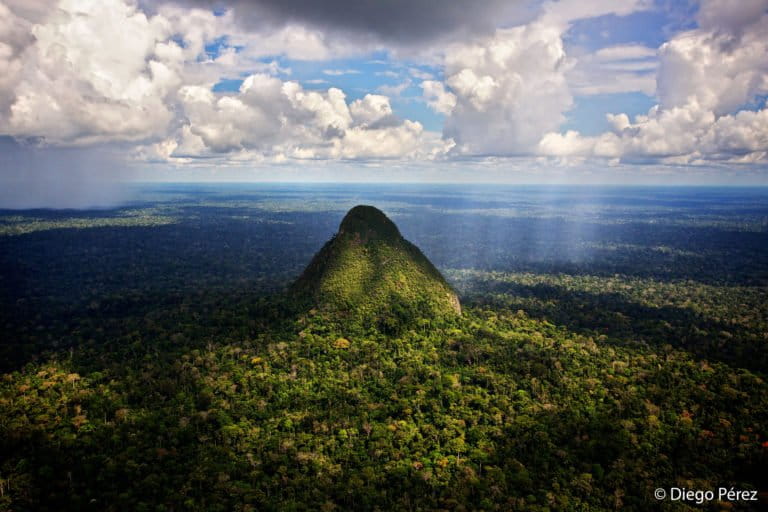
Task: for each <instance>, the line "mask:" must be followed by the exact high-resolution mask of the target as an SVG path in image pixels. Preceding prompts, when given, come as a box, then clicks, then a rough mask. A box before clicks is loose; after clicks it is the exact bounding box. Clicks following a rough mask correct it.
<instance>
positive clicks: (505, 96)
mask: <svg viewBox="0 0 768 512" xmlns="http://www.w3.org/2000/svg"><path fill="white" fill-rule="evenodd" d="M647 7H648V2H645V1H643V0H618V1H617V0H610V1H609V0H606V1H599V2H582V1H579V0H560V1H550V2H545V3H544V4H543V7H542V10H541V13H540V16H539V17H538V19H536V20H534V21H532V22H530V23H527V24H525V25H521V26H516V27H512V28H499V29H496V30H495V32H494V33H493V34H492V35H489V36H484V37H478V38H475V40H473V41H471V42H465V43H457V44H454V45H450V46H448V47H447V49H446V51H445V58H444V75H445V79H444V81H443V82H442V83H441V82H437V81H434V80H428V81H424V82H422V89H423V97H424V99H425V100H426V101H427V104H428V105H429V106H430V107H431V108H432V109H433V110H435V111H437V112H440V113H443V114H447V117H446V121H445V128H444V135H445V136H446V138H448V139H451V140H453V141H455V143H456V146H455V148H454V152H456V153H460V154H463V155H488V154H492V155H502V156H505V155H521V154H531V153H532V152H534V151H535V150H536V146H537V144H538V142H539V141H540V140H541V138H542V137H543V136H544V135H545V134H546V133H548V132H550V131H554V130H556V129H557V128H558V127H559V126H560V125H561V124H562V123H563V122H564V121H565V116H564V113H565V112H566V111H568V110H569V109H570V108H571V107H572V105H573V95H572V92H573V91H572V87H571V85H570V84H569V82H568V77H569V73H570V72H571V70H572V69H573V66H574V65H575V64H576V61H575V60H574V59H572V58H569V56H568V55H566V52H565V48H564V44H563V35H564V34H565V33H566V32H567V30H568V28H569V26H570V24H571V23H572V22H574V21H576V20H579V19H583V18H589V17H595V16H603V15H608V14H614V15H619V16H621V15H626V14H630V13H632V12H635V11H637V10H641V9H645V8H647ZM607 57H611V56H610V55H608V56H607ZM599 58H602V57H599ZM643 87H644V88H647V84H643Z"/></svg>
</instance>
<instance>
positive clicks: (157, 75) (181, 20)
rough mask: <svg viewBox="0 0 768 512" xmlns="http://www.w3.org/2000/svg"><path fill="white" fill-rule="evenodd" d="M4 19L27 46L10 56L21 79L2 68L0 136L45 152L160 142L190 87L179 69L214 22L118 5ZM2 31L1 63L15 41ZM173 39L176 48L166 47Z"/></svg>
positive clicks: (209, 17)
mask: <svg viewBox="0 0 768 512" xmlns="http://www.w3.org/2000/svg"><path fill="white" fill-rule="evenodd" d="M0 7H2V5H0ZM6 11H7V9H6ZM5 14H7V12H6V13H5ZM176 14H178V13H176ZM3 19H10V23H12V24H14V25H16V24H22V25H21V26H26V27H27V30H28V35H29V36H31V38H33V40H32V41H31V42H29V43H28V44H27V45H26V46H25V47H23V49H22V50H21V53H20V54H18V55H17V60H21V62H22V63H23V66H22V68H21V70H18V69H16V68H14V65H13V63H11V64H10V65H4V64H0V65H4V67H6V68H8V69H11V71H14V70H15V75H14V74H13V73H8V74H4V76H5V77H6V79H5V80H3V84H2V85H3V87H4V89H5V91H4V93H3V98H5V99H6V103H7V108H6V110H5V112H4V113H0V130H2V131H3V132H5V133H8V134H12V135H14V136H16V137H30V138H35V139H43V140H44V141H45V143H47V144H53V145H83V144H94V143H100V142H110V141H138V140H147V139H151V138H157V137H161V136H163V135H164V134H165V133H166V131H167V130H168V128H169V126H170V125H171V123H172V122H173V120H174V117H175V114H174V112H173V106H172V97H173V96H174V94H175V92H176V90H177V89H178V87H179V86H180V85H181V84H182V82H183V81H184V80H185V78H188V77H185V76H184V75H185V64H186V63H187V62H189V61H191V62H194V61H195V58H196V57H197V55H198V54H199V51H202V48H203V46H204V44H205V41H206V40H207V39H208V38H210V37H211V35H212V34H213V33H214V32H215V25H216V24H217V23H219V21H218V20H217V19H216V17H215V16H213V14H211V13H205V12H202V11H196V10H188V11H186V15H185V16H179V15H175V14H174V11H173V10H170V9H169V10H168V14H167V15H164V14H158V15H156V16H153V17H147V16H146V15H145V14H144V13H143V12H142V11H140V10H139V9H137V8H136V7H135V6H134V5H132V4H130V3H124V2H122V1H121V0H103V1H101V2H97V3H94V2H88V1H81V0H62V1H61V2H59V4H58V5H57V6H56V7H54V8H53V9H52V14H51V15H49V16H48V17H47V18H45V19H44V20H34V21H30V20H25V19H23V18H19V17H18V16H14V15H11V16H10V17H6V16H3ZM37 21H41V22H39V23H38V22H37ZM0 31H2V34H0V35H2V41H3V43H2V44H0V55H7V54H8V52H7V51H6V52H4V51H3V48H5V47H6V46H8V43H7V41H9V40H10V41H11V42H13V41H14V40H16V38H14V37H13V34H11V36H10V37H9V35H8V32H7V31H6V30H4V29H0ZM177 33H183V34H184V43H185V45H184V47H182V46H181V45H179V44H177V43H176V42H175V41H174V40H173V36H174V34H177ZM18 52H19V50H18V47H17V53H18ZM11 56H13V54H12V53H11ZM198 75H200V76H202V75H201V74H200V73H198ZM9 76H13V78H12V79H11V80H10V82H11V83H10V84H8V83H7V82H8V78H7V77H9Z"/></svg>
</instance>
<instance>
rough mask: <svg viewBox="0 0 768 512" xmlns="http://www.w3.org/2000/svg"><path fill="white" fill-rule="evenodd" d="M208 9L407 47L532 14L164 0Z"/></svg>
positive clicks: (389, 3) (340, 1)
mask: <svg viewBox="0 0 768 512" xmlns="http://www.w3.org/2000/svg"><path fill="white" fill-rule="evenodd" d="M168 2H169V3H174V4H177V5H184V6H198V7H207V8H210V9H212V10H222V9H228V8H232V9H234V12H235V18H236V19H237V20H238V21H239V22H240V23H242V24H243V25H244V26H246V27H249V28H262V27H265V26H270V27H275V26H281V25H285V24H289V23H298V24H302V25H307V26H312V27H316V28H320V29H324V30H328V31H338V32H343V33H346V34H349V35H355V36H362V37H366V38H374V39H377V40H380V41H384V42H389V43H394V44H399V45H409V44H416V43H422V42H426V41H433V40H438V39H441V38H444V37H449V36H451V35H454V34H462V35H468V34H474V33H481V32H485V31H488V30H492V29H493V28H494V27H497V26H500V25H511V24H518V23H521V22H524V21H527V20H529V19H530V18H531V17H532V16H533V15H534V14H535V11H536V10H535V8H534V7H533V5H532V2H531V1H530V0H452V1H447V2H446V1H439V0H325V1H319V0H233V1H231V2H221V1H216V0H168Z"/></svg>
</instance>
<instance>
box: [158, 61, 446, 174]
mask: <svg viewBox="0 0 768 512" xmlns="http://www.w3.org/2000/svg"><path fill="white" fill-rule="evenodd" d="M179 96H180V100H181V103H182V105H183V108H184V112H185V114H186V118H187V120H188V123H187V124H185V125H184V126H183V127H182V129H181V130H180V131H179V132H178V133H177V134H176V136H175V137H174V138H172V139H171V140H169V141H166V142H164V143H163V144H161V145H160V146H157V147H156V148H150V149H147V150H145V154H147V155H152V156H162V155H163V151H164V152H165V158H168V159H170V160H173V159H174V158H189V157H211V156H216V155H219V156H221V155H225V154H226V156H225V158H230V159H231V158H232V157H233V155H238V154H240V155H242V154H243V152H245V153H246V154H248V155H250V156H251V157H258V158H272V159H275V158H277V159H280V160H283V159H286V158H295V159H326V158H329V159H365V158H433V157H436V156H439V155H440V154H442V153H444V152H445V151H447V148H448V146H449V145H450V143H446V142H443V141H441V140H440V139H439V137H438V136H437V135H434V134H429V133H426V132H424V129H423V127H422V126H421V124H420V123H417V122H413V121H409V120H405V121H401V120H400V119H398V118H397V117H396V116H395V115H394V113H393V111H392V106H391V105H390V102H389V98H387V97H385V96H381V95H376V94H367V95H366V96H365V97H363V98H361V99H358V100H355V101H352V102H351V103H347V102H346V96H345V94H344V93H343V92H342V91H341V90H340V89H337V88H330V89H328V90H327V91H308V90H305V89H304V88H303V87H302V86H301V85H300V84H299V83H298V82H293V81H288V82H283V81H282V80H280V79H278V78H275V77H273V76H269V75H265V74H255V75H251V76H249V77H248V78H247V79H246V80H245V81H244V82H243V84H242V86H241V88H240V91H239V93H237V94H227V95H217V94H214V93H212V92H211V91H210V90H209V89H207V88H203V87H199V86H187V87H183V88H182V89H181V91H180V95H179ZM169 149H170V151H168V150H169Z"/></svg>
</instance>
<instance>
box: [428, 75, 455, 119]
mask: <svg viewBox="0 0 768 512" xmlns="http://www.w3.org/2000/svg"><path fill="white" fill-rule="evenodd" d="M421 89H422V91H423V93H424V94H423V96H424V99H425V100H426V101H427V105H429V107H430V108H431V109H432V110H434V111H435V112H437V113H439V114H450V113H451V112H453V109H454V107H456V95H455V94H453V93H452V92H449V91H447V90H446V89H445V86H444V85H443V83H442V82H437V81H435V80H424V81H423V82H421Z"/></svg>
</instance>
